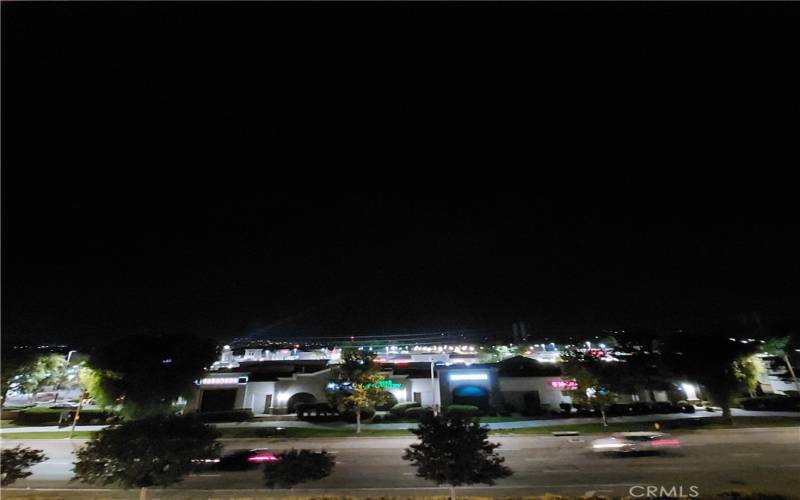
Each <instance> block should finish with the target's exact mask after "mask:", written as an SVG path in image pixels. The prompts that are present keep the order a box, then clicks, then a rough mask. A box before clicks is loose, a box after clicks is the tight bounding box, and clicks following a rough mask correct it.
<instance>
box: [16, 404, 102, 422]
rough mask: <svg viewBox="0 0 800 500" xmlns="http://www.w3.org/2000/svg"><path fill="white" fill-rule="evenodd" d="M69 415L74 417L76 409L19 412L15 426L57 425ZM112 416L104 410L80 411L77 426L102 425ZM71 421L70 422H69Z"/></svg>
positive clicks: (40, 409) (39, 409)
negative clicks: (62, 418)
mask: <svg viewBox="0 0 800 500" xmlns="http://www.w3.org/2000/svg"><path fill="white" fill-rule="evenodd" d="M62 411H63V412H64V415H67V414H70V415H71V416H72V417H74V415H75V412H76V411H77V408H76V409H64V410H61V409H50V408H36V409H35V410H34V409H31V410H25V411H21V412H19V414H18V415H17V419H16V424H17V425H43V424H57V423H58V419H59V417H60V416H61V414H62V413H61V412H62ZM111 415H113V413H112V412H110V411H104V410H94V409H92V410H81V416H80V419H78V424H79V425H95V424H98V425H100V424H104V423H105V421H106V419H107V418H108V417H110V416H111ZM70 421H71V420H70Z"/></svg>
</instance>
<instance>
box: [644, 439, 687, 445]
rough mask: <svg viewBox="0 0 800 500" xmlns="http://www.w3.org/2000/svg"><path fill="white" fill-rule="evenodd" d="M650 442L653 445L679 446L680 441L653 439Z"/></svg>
mask: <svg viewBox="0 0 800 500" xmlns="http://www.w3.org/2000/svg"><path fill="white" fill-rule="evenodd" d="M651 444H652V445H653V446H680V444H681V442H680V441H678V440H677V439H655V440H653V441H652V442H651Z"/></svg>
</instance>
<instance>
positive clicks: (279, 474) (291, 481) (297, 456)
mask: <svg viewBox="0 0 800 500" xmlns="http://www.w3.org/2000/svg"><path fill="white" fill-rule="evenodd" d="M278 458H280V460H278V461H275V462H267V463H265V464H264V484H265V485H266V486H267V488H291V487H292V486H294V485H296V484H299V483H302V482H305V481H309V480H319V479H322V478H324V477H327V476H328V475H330V473H331V471H332V470H333V467H334V464H335V463H336V462H335V461H334V458H333V457H332V456H331V455H329V454H328V453H327V452H325V451H322V452H315V451H310V450H287V451H284V452H281V453H280V454H278Z"/></svg>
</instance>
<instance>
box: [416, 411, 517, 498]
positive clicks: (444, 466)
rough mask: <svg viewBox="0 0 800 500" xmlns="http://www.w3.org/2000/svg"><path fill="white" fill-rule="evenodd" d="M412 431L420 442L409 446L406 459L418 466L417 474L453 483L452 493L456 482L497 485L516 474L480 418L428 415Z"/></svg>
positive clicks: (439, 481) (460, 483)
mask: <svg viewBox="0 0 800 500" xmlns="http://www.w3.org/2000/svg"><path fill="white" fill-rule="evenodd" d="M411 432H413V433H414V434H415V435H416V436H417V437H418V438H419V440H420V442H419V443H416V444H412V445H411V446H410V447H409V448H407V449H406V450H405V454H404V456H403V459H404V460H409V461H410V462H411V465H413V466H414V467H416V468H417V476H419V477H422V478H425V479H429V480H431V481H435V482H436V483H437V484H448V485H450V487H451V497H454V496H455V492H454V488H455V487H456V486H461V485H469V484H476V483H482V484H489V485H493V484H494V483H495V480H497V479H500V478H504V477H508V476H510V475H511V474H512V472H511V469H509V468H508V467H506V466H505V465H503V462H504V460H505V459H504V458H503V457H501V456H500V455H498V454H497V453H495V450H496V449H497V448H498V447H499V446H500V445H499V444H496V443H490V442H489V441H488V434H489V430H488V428H485V427H481V425H480V424H479V423H478V420H477V419H474V418H470V417H467V416H464V415H462V414H458V413H455V414H449V415H440V416H434V415H426V416H424V417H423V418H422V421H421V422H420V424H419V427H417V428H416V429H412V430H411Z"/></svg>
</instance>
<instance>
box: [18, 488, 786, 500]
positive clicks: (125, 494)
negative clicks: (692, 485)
mask: <svg viewBox="0 0 800 500" xmlns="http://www.w3.org/2000/svg"><path fill="white" fill-rule="evenodd" d="M153 492H157V496H158V498H159V499H164V500H167V499H169V500H189V499H200V498H207V499H214V500H267V499H275V498H279V499H281V500H449V497H448V496H447V495H431V496H409V495H403V496H380V497H378V496H344V495H342V496H337V495H325V494H324V493H323V494H319V495H298V494H297V492H295V491H291V490H284V492H280V491H276V490H272V491H269V492H267V491H264V492H263V493H262V492H259V491H252V490H247V491H246V492H242V493H231V492H230V491H224V492H223V491H219V492H217V491H214V490H162V489H158V490H153ZM3 498H35V499H37V500H55V499H64V500H73V499H74V500H78V499H80V500H88V499H103V500H112V499H113V500H122V499H135V498H139V493H138V492H136V491H131V490H127V491H126V490H110V489H104V490H98V491H95V492H92V491H87V490H78V491H75V490H72V491H71V490H66V489H65V490H57V491H52V490H51V491H36V490H24V489H21V488H20V489H10V490H8V489H4V490H3ZM632 498H633V497H630V496H626V497H620V496H605V495H598V496H593V497H583V496H574V497H573V496H562V495H549V494H547V495H540V496H517V497H509V496H492V497H486V496H480V497H479V496H461V495H459V496H458V500H588V499H597V500H600V499H603V500H631V499H632ZM695 498H697V499H699V500H800V497H797V496H786V495H774V494H769V493H761V492H751V491H746V490H744V491H741V490H737V491H730V492H725V493H720V494H716V495H701V496H699V497H695Z"/></svg>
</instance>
